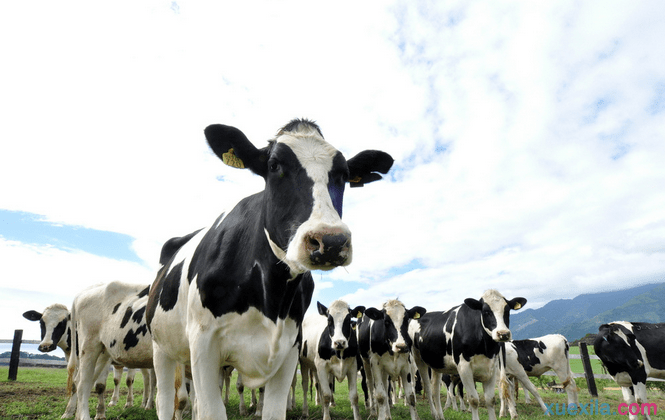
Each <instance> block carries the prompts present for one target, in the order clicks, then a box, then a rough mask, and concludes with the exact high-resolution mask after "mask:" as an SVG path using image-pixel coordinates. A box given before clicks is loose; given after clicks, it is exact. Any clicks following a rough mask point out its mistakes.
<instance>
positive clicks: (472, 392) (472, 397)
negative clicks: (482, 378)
mask: <svg viewBox="0 0 665 420" xmlns="http://www.w3.org/2000/svg"><path fill="white" fill-rule="evenodd" d="M457 371H458V373H459V376H460V379H461V380H462V384H463V385H464V388H466V390H467V395H468V396H469V405H470V406H471V418H472V419H473V420H480V417H479V415H478V406H479V405H480V404H479V403H480V400H479V397H478V391H477V390H476V383H475V381H474V379H473V371H472V370H471V365H470V364H469V363H468V362H467V361H465V360H463V359H462V360H460V363H459V364H458V366H457ZM487 390H488V391H489V389H487ZM491 397H492V398H493V397H494V389H492V394H491ZM493 406H494V404H493V403H492V407H493ZM493 411H494V408H492V410H491V411H490V410H488V415H489V416H491V414H494V416H491V417H489V418H490V420H495V419H496V414H495V413H494V412H493Z"/></svg>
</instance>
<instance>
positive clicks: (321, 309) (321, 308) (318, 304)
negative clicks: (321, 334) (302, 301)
mask: <svg viewBox="0 0 665 420" xmlns="http://www.w3.org/2000/svg"><path fill="white" fill-rule="evenodd" d="M316 307H317V308H318V310H319V315H323V316H328V308H326V307H325V305H324V304H323V303H321V302H319V301H317V302H316Z"/></svg>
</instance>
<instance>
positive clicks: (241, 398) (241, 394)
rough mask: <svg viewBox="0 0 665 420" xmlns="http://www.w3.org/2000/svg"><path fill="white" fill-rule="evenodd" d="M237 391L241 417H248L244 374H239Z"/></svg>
mask: <svg viewBox="0 0 665 420" xmlns="http://www.w3.org/2000/svg"><path fill="white" fill-rule="evenodd" d="M236 391H237V392H238V399H239V401H238V405H239V409H240V415H241V416H246V415H247V406H246V405H245V384H244V383H243V382H242V374H241V373H240V372H238V378H237V379H236Z"/></svg>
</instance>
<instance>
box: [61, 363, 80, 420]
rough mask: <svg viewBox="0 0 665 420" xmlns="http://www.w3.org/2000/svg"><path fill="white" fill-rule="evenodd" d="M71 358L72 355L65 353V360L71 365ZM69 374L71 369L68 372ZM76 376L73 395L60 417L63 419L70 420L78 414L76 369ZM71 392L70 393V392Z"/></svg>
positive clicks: (75, 374)
mask: <svg viewBox="0 0 665 420" xmlns="http://www.w3.org/2000/svg"><path fill="white" fill-rule="evenodd" d="M70 357H71V353H65V359H67V364H69V358H70ZM67 373H68V374H69V369H68V372H67ZM72 375H73V376H74V380H73V381H72V384H71V385H72V389H71V395H70V396H69V400H68V401H67V407H66V408H65V412H64V413H63V414H62V416H61V417H60V418H61V419H69V418H72V417H74V414H76V401H77V397H76V384H77V382H78V369H76V372H75V373H73V374H72ZM68 392H69V391H68Z"/></svg>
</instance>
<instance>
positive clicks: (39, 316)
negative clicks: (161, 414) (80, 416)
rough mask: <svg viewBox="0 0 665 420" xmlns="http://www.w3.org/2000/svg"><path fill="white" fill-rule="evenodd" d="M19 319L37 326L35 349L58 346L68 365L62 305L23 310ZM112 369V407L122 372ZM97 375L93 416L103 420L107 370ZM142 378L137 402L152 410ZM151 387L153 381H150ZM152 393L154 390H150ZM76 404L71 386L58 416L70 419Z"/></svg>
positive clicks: (66, 318)
mask: <svg viewBox="0 0 665 420" xmlns="http://www.w3.org/2000/svg"><path fill="white" fill-rule="evenodd" d="M23 317H24V318H25V319H27V320H29V321H39V324H40V327H41V339H42V341H41V343H39V346H38V350H39V351H41V352H43V353H48V352H51V351H53V350H55V349H56V348H57V347H60V349H61V350H62V351H63V353H64V354H65V360H66V361H67V362H69V357H70V355H71V350H72V335H71V314H70V312H69V309H67V307H66V306H65V305H62V304H59V303H55V304H53V305H50V306H48V307H47V308H46V309H44V311H42V312H38V311H35V310H30V311H26V312H25V313H24V314H23ZM114 368H115V375H114V385H115V387H114V390H113V397H112V398H111V402H110V403H109V406H113V405H115V404H117V402H118V396H119V395H120V386H119V384H120V376H119V375H122V372H123V367H122V366H117V365H116V366H114ZM99 369H100V371H101V374H100V376H99V377H98V378H97V381H96V382H95V384H96V385H95V390H96V391H97V397H98V400H99V404H101V406H100V405H98V408H97V417H103V416H104V413H105V411H106V410H105V408H104V395H103V392H104V390H105V387H106V378H107V377H108V370H104V369H103V367H102V366H100V367H99ZM134 374H135V370H134V369H130V370H129V371H128V372H127V388H128V394H127V403H126V404H125V407H129V406H131V405H133V402H134V394H133V382H134V381H133V378H134ZM143 375H144V378H147V379H146V381H145V384H146V385H145V386H144V389H143V402H142V403H141V407H144V408H146V409H150V408H153V407H152V398H149V397H150V396H151V395H153V394H152V393H151V388H150V387H149V384H150V382H149V376H147V375H149V374H148V373H147V372H143ZM152 383H153V384H154V381H153V382H152ZM152 391H154V387H153V389H152ZM76 401H77V396H76V388H75V387H74V388H73V389H72V393H71V395H70V397H69V400H68V401H67V407H66V408H65V412H64V414H63V415H62V418H63V419H66V418H71V417H73V416H74V414H75V413H76Z"/></svg>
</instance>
